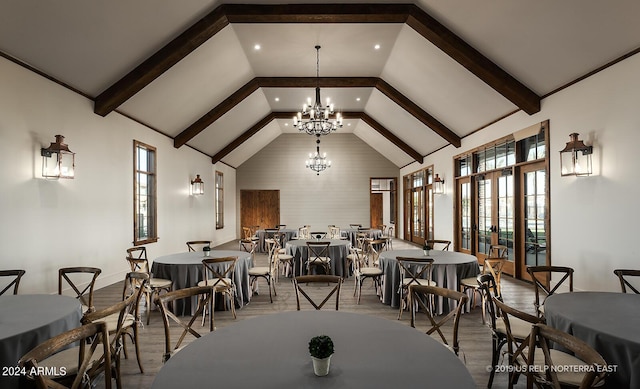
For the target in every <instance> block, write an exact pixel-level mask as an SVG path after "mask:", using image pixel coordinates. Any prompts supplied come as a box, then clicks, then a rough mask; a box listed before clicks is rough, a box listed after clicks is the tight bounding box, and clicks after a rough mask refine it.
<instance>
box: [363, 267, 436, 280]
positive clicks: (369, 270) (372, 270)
mask: <svg viewBox="0 0 640 389" xmlns="http://www.w3.org/2000/svg"><path fill="white" fill-rule="evenodd" d="M360 274H361V275H363V276H368V277H372V276H381V275H383V274H384V272H383V271H382V269H380V268H379V267H362V268H360ZM425 281H426V280H425Z"/></svg>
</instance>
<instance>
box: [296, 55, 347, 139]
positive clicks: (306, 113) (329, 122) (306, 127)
mask: <svg viewBox="0 0 640 389" xmlns="http://www.w3.org/2000/svg"><path fill="white" fill-rule="evenodd" d="M316 80H317V82H316V101H315V103H313V105H312V104H311V98H310V97H309V99H308V100H307V103H305V104H303V106H302V111H301V112H298V114H297V115H296V116H294V117H293V126H294V127H296V128H297V129H298V130H300V131H304V132H306V133H307V134H309V135H318V136H319V135H327V134H329V133H331V132H333V131H335V130H337V129H338V128H341V127H342V116H341V115H340V114H339V113H338V114H335V115H334V110H333V103H331V101H330V99H329V98H327V105H326V106H323V105H322V104H321V103H320V102H321V100H320V46H316Z"/></svg>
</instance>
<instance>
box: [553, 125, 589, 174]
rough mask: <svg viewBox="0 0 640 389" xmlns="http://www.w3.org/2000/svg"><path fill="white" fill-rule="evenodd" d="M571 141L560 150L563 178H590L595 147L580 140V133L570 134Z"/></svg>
mask: <svg viewBox="0 0 640 389" xmlns="http://www.w3.org/2000/svg"><path fill="white" fill-rule="evenodd" d="M569 137H570V138H571V140H570V141H569V142H567V146H566V147H565V148H564V149H562V150H560V175H561V176H578V177H579V176H588V175H590V174H591V172H592V171H591V168H592V164H591V155H592V154H593V146H587V145H585V144H584V142H583V141H581V140H580V139H578V133H576V132H574V133H573V134H570V135H569Z"/></svg>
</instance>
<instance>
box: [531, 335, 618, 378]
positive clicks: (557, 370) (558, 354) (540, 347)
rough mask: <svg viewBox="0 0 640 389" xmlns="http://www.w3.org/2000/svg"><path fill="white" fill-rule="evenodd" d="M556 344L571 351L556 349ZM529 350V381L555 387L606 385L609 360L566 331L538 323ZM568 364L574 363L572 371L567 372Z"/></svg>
mask: <svg viewBox="0 0 640 389" xmlns="http://www.w3.org/2000/svg"><path fill="white" fill-rule="evenodd" d="M552 344H553V347H554V348H558V346H559V347H561V348H563V349H565V350H567V351H568V353H565V352H562V351H558V350H557V349H552V348H551V345H552ZM528 353H529V355H528V361H529V364H528V368H527V370H526V371H527V383H528V384H530V383H535V384H536V385H537V386H538V387H540V388H542V387H545V388H547V387H552V388H554V389H560V388H563V387H567V386H570V387H578V388H580V389H587V388H596V387H599V386H602V385H603V384H604V381H605V377H606V375H607V370H608V369H607V362H606V361H605V360H604V358H603V357H602V356H601V355H600V354H599V353H598V352H597V351H596V350H594V349H593V348H592V347H591V346H589V345H588V344H587V343H585V342H584V341H582V340H581V339H578V338H576V337H575V336H573V335H570V334H568V333H566V332H563V331H559V330H557V329H554V328H551V327H549V326H547V325H545V324H543V323H538V324H535V325H534V326H533V328H532V330H531V338H530V339H529V349H528ZM541 354H542V355H541ZM566 366H571V367H572V368H573V369H572V371H567V369H566V368H565V367H566ZM541 367H544V368H541Z"/></svg>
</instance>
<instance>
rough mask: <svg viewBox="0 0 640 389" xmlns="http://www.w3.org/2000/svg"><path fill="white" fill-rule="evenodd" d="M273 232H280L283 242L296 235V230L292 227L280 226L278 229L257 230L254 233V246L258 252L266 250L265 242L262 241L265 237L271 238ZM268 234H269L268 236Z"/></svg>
mask: <svg viewBox="0 0 640 389" xmlns="http://www.w3.org/2000/svg"><path fill="white" fill-rule="evenodd" d="M275 232H280V233H281V234H282V235H283V237H282V243H283V244H285V243H287V242H288V241H290V240H291V239H294V238H295V237H297V236H298V230H294V229H292V228H281V229H279V230H269V231H267V230H257V231H256V235H257V236H258V246H257V247H256V251H257V252H259V253H266V252H268V251H269V250H268V248H267V243H266V242H265V241H264V240H265V239H266V238H273V234H274V233H275ZM269 235H270V236H269Z"/></svg>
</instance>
